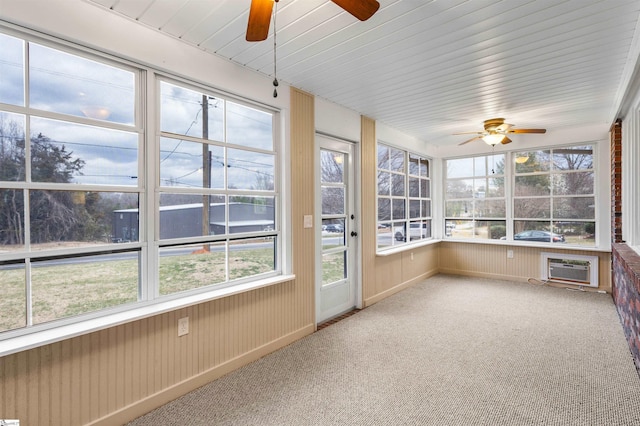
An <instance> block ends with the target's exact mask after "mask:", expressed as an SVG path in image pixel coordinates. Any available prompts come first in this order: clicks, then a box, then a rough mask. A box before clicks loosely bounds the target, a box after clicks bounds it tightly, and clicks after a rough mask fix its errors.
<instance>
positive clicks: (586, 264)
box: [541, 253, 598, 287]
mask: <svg viewBox="0 0 640 426" xmlns="http://www.w3.org/2000/svg"><path fill="white" fill-rule="evenodd" d="M541 255H542V259H541V260H542V261H541V275H542V280H543V281H552V282H557V283H562V284H570V285H577V286H586V287H598V256H584V255H579V254H563V253H541Z"/></svg>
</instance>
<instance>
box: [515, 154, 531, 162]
mask: <svg viewBox="0 0 640 426" xmlns="http://www.w3.org/2000/svg"><path fill="white" fill-rule="evenodd" d="M528 159H529V156H528V155H516V163H518V164H524V163H526V162H527V160H528Z"/></svg>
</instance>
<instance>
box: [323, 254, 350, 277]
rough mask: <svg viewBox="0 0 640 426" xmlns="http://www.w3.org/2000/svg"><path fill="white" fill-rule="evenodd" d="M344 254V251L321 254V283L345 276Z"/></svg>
mask: <svg viewBox="0 0 640 426" xmlns="http://www.w3.org/2000/svg"><path fill="white" fill-rule="evenodd" d="M346 255H347V252H346V251H340V252H337V253H327V254H323V255H322V285H327V284H331V283H334V282H336V281H341V280H343V279H345V278H347V269H346V262H345V257H346Z"/></svg>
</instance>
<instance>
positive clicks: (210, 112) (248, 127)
mask: <svg viewBox="0 0 640 426" xmlns="http://www.w3.org/2000/svg"><path fill="white" fill-rule="evenodd" d="M160 94H161V102H160V115H161V120H160V130H161V136H160V156H159V170H160V185H159V193H160V197H159V200H158V206H159V215H160V220H159V228H160V233H159V238H160V274H159V279H160V288H159V290H160V294H169V293H174V292H178V291H183V290H189V289H191V288H196V287H202V286H207V285H211V284H218V285H219V284H224V283H227V282H231V281H233V280H238V279H246V278H249V277H256V276H259V275H261V274H269V273H273V272H274V271H275V269H276V259H277V256H276V253H277V244H276V243H277V233H276V228H277V226H276V217H277V212H276V205H277V193H276V191H275V188H276V182H275V178H276V155H275V150H274V141H273V114H272V113H270V112H267V111H263V110H260V109H257V108H255V107H251V106H247V105H243V104H241V103H238V102H234V101H231V100H227V99H224V98H222V97H220V96H216V95H213V94H211V93H207V92H205V91H202V90H197V89H194V88H188V87H185V86H184V85H178V84H174V83H171V82H168V81H161V82H160ZM176 270H180V273H179V274H178V275H177V274H176Z"/></svg>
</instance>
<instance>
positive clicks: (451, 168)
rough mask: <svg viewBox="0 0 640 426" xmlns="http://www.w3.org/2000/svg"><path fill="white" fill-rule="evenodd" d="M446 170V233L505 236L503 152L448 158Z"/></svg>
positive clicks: (485, 236) (459, 236)
mask: <svg viewBox="0 0 640 426" xmlns="http://www.w3.org/2000/svg"><path fill="white" fill-rule="evenodd" d="M445 170H446V188H445V235H446V236H448V237H455V238H473V239H490V240H495V239H500V238H503V237H505V236H506V234H507V228H506V224H507V223H506V202H505V180H504V173H505V156H504V154H496V155H487V156H479V157H472V158H459V159H453V160H447V161H446V168H445Z"/></svg>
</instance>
